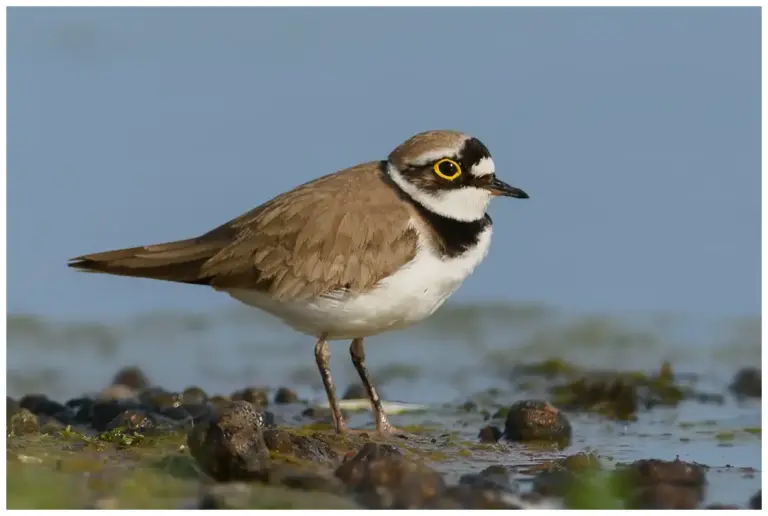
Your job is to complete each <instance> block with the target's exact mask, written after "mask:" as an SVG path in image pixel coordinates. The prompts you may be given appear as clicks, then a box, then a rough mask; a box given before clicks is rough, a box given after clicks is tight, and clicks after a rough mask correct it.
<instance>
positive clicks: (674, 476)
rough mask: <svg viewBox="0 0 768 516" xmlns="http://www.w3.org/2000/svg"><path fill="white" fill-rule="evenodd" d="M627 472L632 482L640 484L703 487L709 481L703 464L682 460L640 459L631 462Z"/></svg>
mask: <svg viewBox="0 0 768 516" xmlns="http://www.w3.org/2000/svg"><path fill="white" fill-rule="evenodd" d="M625 473H626V475H627V479H628V480H629V481H630V483H631V484H632V485H638V486H646V485H651V484H660V483H668V484H675V485H679V486H685V487H692V488H696V489H702V488H703V487H704V485H705V484H706V482H707V477H706V473H705V471H704V468H703V467H702V466H700V465H699V464H696V463H689V462H683V461H681V460H673V461H666V460H660V459H644V460H638V461H635V462H633V463H632V464H630V465H629V467H628V469H627V470H625Z"/></svg>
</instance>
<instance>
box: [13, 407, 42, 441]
mask: <svg viewBox="0 0 768 516" xmlns="http://www.w3.org/2000/svg"><path fill="white" fill-rule="evenodd" d="M8 429H9V430H10V431H11V432H12V433H13V435H27V434H36V433H38V432H39V431H40V424H39V422H38V420H37V416H36V415H35V414H33V413H32V412H31V411H30V410H29V409H26V408H21V409H19V410H18V411H17V412H16V413H15V414H14V415H13V416H11V421H10V424H9V425H8Z"/></svg>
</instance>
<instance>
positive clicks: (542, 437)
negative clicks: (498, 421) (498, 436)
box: [504, 400, 571, 444]
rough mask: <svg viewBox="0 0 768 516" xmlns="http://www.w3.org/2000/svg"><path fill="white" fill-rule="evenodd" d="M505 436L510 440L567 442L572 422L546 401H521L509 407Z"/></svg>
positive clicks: (569, 438) (569, 437)
mask: <svg viewBox="0 0 768 516" xmlns="http://www.w3.org/2000/svg"><path fill="white" fill-rule="evenodd" d="M504 437H505V438H506V439H508V440H510V441H553V442H558V443H562V444H567V443H569V442H570V440H571V424H570V423H569V422H568V419H567V418H566V417H565V414H563V413H562V412H561V411H560V410H558V409H557V408H555V407H553V406H552V405H550V404H549V403H547V402H546V401H537V400H529V401H520V402H517V403H515V404H514V405H512V406H511V407H510V408H509V412H508V413H507V420H506V424H505V425H504Z"/></svg>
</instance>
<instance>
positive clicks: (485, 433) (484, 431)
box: [478, 425, 501, 443]
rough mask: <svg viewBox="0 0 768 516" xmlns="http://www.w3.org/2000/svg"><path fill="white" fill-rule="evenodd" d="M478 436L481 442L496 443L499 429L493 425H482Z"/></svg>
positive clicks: (498, 437)
mask: <svg viewBox="0 0 768 516" xmlns="http://www.w3.org/2000/svg"><path fill="white" fill-rule="evenodd" d="M478 437H479V438H480V442H481V443H496V442H498V441H499V439H500V438H501V430H499V429H498V428H497V427H495V426H493V425H488V426H484V427H483V428H481V429H480V434H479V435H478Z"/></svg>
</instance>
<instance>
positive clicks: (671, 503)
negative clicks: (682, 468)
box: [629, 483, 701, 510]
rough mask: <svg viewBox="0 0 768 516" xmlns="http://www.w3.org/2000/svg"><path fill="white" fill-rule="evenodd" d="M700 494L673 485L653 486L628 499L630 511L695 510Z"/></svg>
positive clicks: (688, 488) (636, 492)
mask: <svg viewBox="0 0 768 516" xmlns="http://www.w3.org/2000/svg"><path fill="white" fill-rule="evenodd" d="M700 500H701V497H700V492H699V491H698V490H697V489H694V488H691V487H685V486H680V485H675V484H667V483H661V484H653V485H650V486H646V487H643V488H642V489H639V490H637V491H635V493H634V494H633V495H632V496H631V497H630V500H629V508H630V509H664V510H668V509H673V510H674V509H696V508H697V507H698V506H699V501H700Z"/></svg>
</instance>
